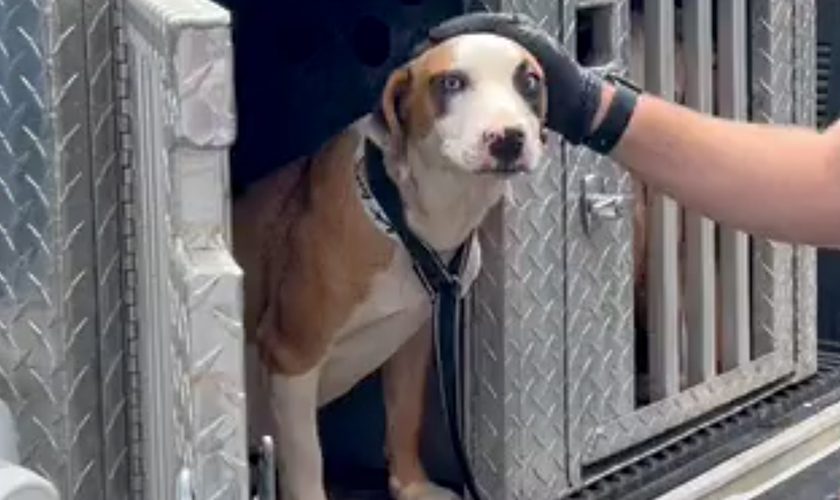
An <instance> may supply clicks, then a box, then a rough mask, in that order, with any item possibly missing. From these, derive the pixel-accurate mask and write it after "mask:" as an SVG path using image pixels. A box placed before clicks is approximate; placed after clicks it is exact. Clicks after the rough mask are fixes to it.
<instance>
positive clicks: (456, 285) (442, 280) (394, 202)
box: [365, 141, 483, 500]
mask: <svg viewBox="0 0 840 500" xmlns="http://www.w3.org/2000/svg"><path fill="white" fill-rule="evenodd" d="M365 167H366V174H367V181H368V185H369V187H370V191H371V194H372V195H373V196H374V197H375V198H376V200H377V202H378V203H379V205H380V207H381V208H382V210H383V211H384V212H385V215H386V216H387V217H388V220H389V222H390V224H391V226H392V228H393V230H394V232H395V233H396V234H397V236H398V237H399V239H400V241H401V242H402V244H403V246H404V247H405V249H406V251H408V254H409V255H410V256H411V260H412V262H413V267H414V272H415V274H417V277H418V278H419V279H420V282H421V283H423V286H424V287H425V288H426V291H427V292H428V293H429V296H430V297H431V299H432V306H433V308H434V309H433V310H434V332H435V333H434V344H435V357H436V364H437V370H438V389H439V391H440V398H441V404H442V405H443V408H444V416H445V419H446V427H447V429H448V431H449V437H450V441H451V443H452V447H453V451H454V452H455V458H456V460H457V461H458V465H459V467H460V468H461V474H462V476H463V479H464V482H465V483H466V486H467V490H468V491H469V493H470V495H471V496H472V497H473V498H474V499H476V500H480V499H482V498H483V496H482V495H480V494H479V492H478V487H477V485H476V482H475V478H474V477H473V474H472V469H471V467H470V464H469V460H468V458H467V453H466V450H465V448H464V441H463V439H462V437H461V427H460V424H461V419H460V416H461V414H462V408H461V402H462V401H463V398H462V394H463V386H462V384H461V379H460V377H459V376H458V374H459V373H461V369H462V364H463V352H464V336H463V335H462V333H463V326H464V325H463V317H462V314H461V311H462V307H463V299H462V297H461V295H462V292H463V289H462V283H461V276H462V275H463V271H464V268H465V266H466V264H467V262H468V261H469V253H470V249H471V248H472V242H473V239H474V238H475V234H474V233H473V234H470V236H469V237H468V238H467V240H466V241H465V242H464V243H462V244H461V246H459V247H458V249H457V251H456V252H455V254H454V256H453V257H452V260H451V261H450V262H449V263H448V264H446V263H444V262H443V261H442V260H441V258H440V255H438V253H437V252H436V251H435V250H433V249H431V248H429V246H428V245H426V243H424V242H423V241H422V240H421V239H420V238H418V237H417V235H415V234H414V233H413V232H412V231H411V229H409V227H408V224H407V223H406V221H405V212H404V211H403V204H402V198H401V197H400V193H399V191H398V190H397V187H396V186H395V185H394V183H393V182H392V181H391V178H390V177H388V174H387V173H386V171H385V163H384V159H383V156H382V151H381V150H380V149H379V148H378V147H377V146H376V145H375V144H373V143H372V142H371V141H366V144H365Z"/></svg>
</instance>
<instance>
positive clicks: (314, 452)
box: [271, 366, 327, 500]
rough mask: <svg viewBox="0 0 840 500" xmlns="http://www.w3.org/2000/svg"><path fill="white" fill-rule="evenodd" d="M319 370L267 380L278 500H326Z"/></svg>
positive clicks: (273, 377)
mask: <svg viewBox="0 0 840 500" xmlns="http://www.w3.org/2000/svg"><path fill="white" fill-rule="evenodd" d="M320 372H321V368H320V366H319V367H315V368H313V369H311V370H310V371H308V372H306V373H303V374H300V375H292V376H288V375H282V374H274V375H272V377H271V408H272V412H273V413H274V418H275V420H276V422H277V454H278V456H277V459H278V465H279V467H280V488H281V498H282V500H326V498H327V496H326V494H325V493H324V479H323V457H322V456H321V444H320V442H319V440H318V421H317V410H318V383H319V379H320Z"/></svg>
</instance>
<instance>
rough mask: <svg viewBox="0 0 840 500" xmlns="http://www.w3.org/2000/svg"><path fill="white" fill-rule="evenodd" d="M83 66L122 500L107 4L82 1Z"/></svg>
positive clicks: (111, 448) (115, 484) (101, 325)
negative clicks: (83, 26) (85, 79)
mask: <svg viewBox="0 0 840 500" xmlns="http://www.w3.org/2000/svg"><path fill="white" fill-rule="evenodd" d="M84 13H85V27H86V40H87V46H86V54H85V59H86V64H87V81H86V83H87V85H86V88H87V93H88V99H87V101H88V108H89V110H90V115H89V118H88V121H89V129H90V131H91V135H90V144H91V161H92V168H93V172H92V175H91V183H92V192H93V205H94V206H93V208H94V226H95V230H96V232H95V255H96V260H97V262H96V281H97V284H98V286H97V294H96V298H97V330H98V331H99V348H100V360H101V362H100V364H99V373H98V379H99V383H100V384H101V387H100V391H101V401H102V406H101V413H102V417H101V418H102V420H101V422H102V429H101V432H102V435H103V449H102V452H103V454H104V456H103V460H104V466H105V490H104V492H103V493H102V495H103V496H104V498H113V499H126V498H127V496H128V491H129V476H128V474H129V465H130V464H129V453H128V447H129V442H128V439H129V436H128V416H127V405H126V401H127V397H128V393H127V391H126V362H125V360H126V352H125V341H126V336H125V334H126V323H125V317H124V312H125V310H124V304H125V303H124V301H123V296H124V290H123V276H122V241H121V238H122V236H123V234H122V231H121V229H122V228H121V224H122V222H123V221H122V220H121V218H120V181H121V176H122V171H121V170H120V164H119V150H118V142H117V141H118V135H117V123H116V109H117V104H116V95H115V90H116V87H115V84H114V73H115V71H114V70H115V60H114V40H113V34H114V22H113V16H114V15H115V12H114V10H113V9H112V5H111V2H110V1H109V0H90V1H88V2H86V3H85V9H84Z"/></svg>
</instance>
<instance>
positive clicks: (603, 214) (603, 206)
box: [580, 174, 633, 235]
mask: <svg viewBox="0 0 840 500" xmlns="http://www.w3.org/2000/svg"><path fill="white" fill-rule="evenodd" d="M605 191H606V182H605V181H604V178H603V177H600V176H597V175H594V174H589V175H586V176H585V177H584V178H583V180H582V181H581V186H580V193H581V201H580V203H581V216H582V218H583V220H582V223H583V230H584V232H585V233H586V234H587V235H591V234H592V232H593V231H594V230H595V229H596V226H597V224H598V223H599V221H602V220H618V219H621V218H623V217H624V216H625V214H626V213H627V212H628V210H629V208H630V207H631V206H632V203H633V197H632V196H630V195H625V194H615V193H613V194H609V193H606V192H605Z"/></svg>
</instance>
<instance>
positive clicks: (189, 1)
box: [125, 0, 248, 499]
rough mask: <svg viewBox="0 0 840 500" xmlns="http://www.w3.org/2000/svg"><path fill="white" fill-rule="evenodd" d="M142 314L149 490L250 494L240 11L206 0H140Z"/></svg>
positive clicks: (136, 125)
mask: <svg viewBox="0 0 840 500" xmlns="http://www.w3.org/2000/svg"><path fill="white" fill-rule="evenodd" d="M125 7H126V27H125V31H126V33H125V35H126V41H127V43H128V45H129V48H130V58H129V64H128V69H129V70H130V73H131V75H130V76H131V82H132V86H131V99H132V100H131V107H132V112H133V113H132V114H133V126H132V137H131V140H132V144H133V148H134V152H135V155H134V164H133V173H134V178H133V181H132V184H133V185H134V193H133V200H132V201H133V203H132V205H133V215H134V219H135V220H134V227H135V238H136V245H135V250H136V257H137V272H136V275H137V281H136V287H137V290H136V296H137V302H136V313H137V316H138V318H140V321H139V324H138V327H139V332H138V335H137V337H138V339H139V346H138V347H139V357H140V363H139V370H140V372H141V373H142V377H143V380H144V381H145V382H146V383H145V384H144V385H143V387H142V388H141V391H142V396H143V397H142V410H141V414H142V420H143V426H142V439H143V443H144V448H143V458H144V461H143V476H144V483H143V489H144V490H145V498H172V497H173V496H174V485H175V484H176V477H177V476H178V474H179V473H180V472H181V471H182V470H188V471H189V472H190V474H191V477H192V484H191V487H192V489H193V492H194V495H195V496H194V498H197V499H210V498H212V499H245V498H247V493H248V469H247V456H246V436H245V433H246V425H245V418H244V417H245V406H244V385H243V384H244V382H243V366H242V361H243V358H242V356H243V350H242V349H243V342H244V340H243V337H242V325H241V318H240V309H241V304H240V284H241V271H240V269H239V268H238V267H237V266H236V264H235V263H234V261H233V259H232V257H231V254H230V249H229V229H228V220H229V214H228V208H227V199H228V179H227V175H228V166H227V155H228V149H229V147H230V145H231V143H232V141H233V137H234V128H235V127H234V113H233V106H232V103H233V93H232V92H233V86H232V74H231V69H232V57H231V46H230V33H229V16H228V14H227V12H226V11H224V10H223V9H220V8H219V7H217V6H215V5H214V4H212V3H210V2H208V1H205V0H177V1H163V0H129V1H127V2H126V5H125Z"/></svg>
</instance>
